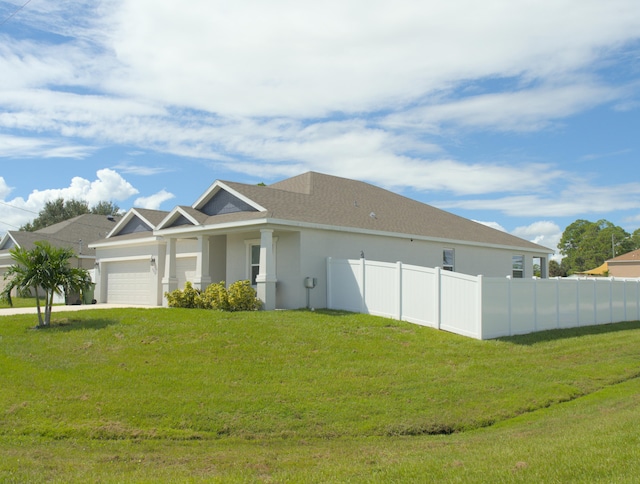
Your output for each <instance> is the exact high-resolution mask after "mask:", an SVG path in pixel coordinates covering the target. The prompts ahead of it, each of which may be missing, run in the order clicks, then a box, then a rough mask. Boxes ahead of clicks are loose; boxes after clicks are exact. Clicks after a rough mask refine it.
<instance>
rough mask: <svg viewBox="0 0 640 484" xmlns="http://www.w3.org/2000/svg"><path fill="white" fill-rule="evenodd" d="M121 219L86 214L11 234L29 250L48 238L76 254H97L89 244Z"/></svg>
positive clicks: (49, 240) (50, 241)
mask: <svg viewBox="0 0 640 484" xmlns="http://www.w3.org/2000/svg"><path fill="white" fill-rule="evenodd" d="M119 219H120V217H118V216H116V217H113V220H110V219H108V218H107V217H106V216H104V215H94V214H85V215H79V216H77V217H74V218H71V219H69V220H65V221H63V222H60V223H57V224H54V225H50V226H48V227H45V228H43V229H40V230H36V231H35V232H25V231H11V232H10V235H11V237H13V238H14V240H15V241H16V242H17V243H18V244H19V245H20V247H22V248H24V249H27V250H30V249H32V248H33V247H34V243H35V242H37V241H42V240H46V241H48V242H49V243H50V244H51V245H53V246H55V247H70V248H71V249H73V251H74V252H75V253H76V254H78V253H79V252H80V250H82V255H88V256H95V249H90V248H89V247H88V245H89V244H90V243H91V242H94V241H96V240H98V239H101V238H103V237H104V236H105V235H106V234H108V233H109V232H110V231H111V230H112V229H113V228H114V227H115V225H116V223H117V222H118V220H119ZM80 241H82V243H80ZM2 252H5V251H2Z"/></svg>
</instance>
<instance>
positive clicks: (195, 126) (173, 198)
mask: <svg viewBox="0 0 640 484" xmlns="http://www.w3.org/2000/svg"><path fill="white" fill-rule="evenodd" d="M0 73H1V75H0V163H1V164H0V166H1V168H0V234H1V233H2V232H4V231H6V230H12V229H15V228H17V227H19V226H21V225H23V224H24V223H26V222H27V221H29V220H31V219H33V218H34V217H35V216H36V214H37V212H38V211H39V210H40V209H41V208H42V206H43V205H44V203H45V202H46V201H48V200H51V199H54V198H58V197H64V198H80V199H86V200H87V201H89V202H90V203H91V204H93V203H96V202H98V201H100V200H112V201H113V202H115V203H116V204H118V205H119V206H120V207H121V208H122V209H125V210H126V209H128V208H130V207H132V206H138V207H146V208H156V209H163V210H170V209H171V208H173V207H174V206H175V205H178V204H180V205H190V204H192V203H193V202H194V201H195V200H196V199H197V198H198V197H199V195H200V194H201V193H202V192H203V191H204V190H205V189H206V188H207V187H208V186H209V185H211V183H213V182H214V181H215V180H216V179H221V180H232V181H239V182H246V183H258V182H265V183H271V182H275V181H278V180H280V179H283V178H286V177H289V176H293V175H297V174H299V173H303V172H305V171H309V170H313V171H319V172H323V173H328V174H332V175H337V176H343V177H348V178H354V179H358V180H362V181H366V182H370V183H373V184H375V185H379V186H382V187H384V188H388V189H390V190H394V191H396V192H398V193H401V194H403V195H405V196H408V197H411V198H414V199H417V200H420V201H422V202H425V203H428V204H431V205H434V206H437V207H440V208H443V209H445V210H448V211H451V212H453V213H456V214H459V215H462V216H464V217H467V218H470V219H473V220H477V221H480V222H483V223H486V224H489V225H491V226H494V227H496V228H500V229H502V230H505V231H508V232H510V233H514V234H516V235H518V236H521V237H523V238H526V239H528V240H533V241H536V242H538V243H541V244H543V245H545V246H548V247H551V248H555V247H556V245H557V242H558V240H559V238H560V236H561V234H562V232H563V231H564V229H565V227H566V226H567V225H568V224H570V223H571V222H573V221H574V220H577V219H587V220H592V221H596V220H599V219H606V220H609V221H610V222H613V223H614V224H616V225H620V226H621V227H623V228H624V229H625V230H627V231H628V232H633V231H634V230H636V229H637V228H639V227H640V168H639V167H638V163H637V159H638V154H639V152H640V136H639V135H638V130H639V129H638V128H639V127H640V5H638V3H637V0H608V1H607V2H603V1H601V0H564V1H557V0H537V1H535V2H530V1H513V0H487V1H484V2H477V1H475V0H451V1H447V2H443V1H428V0H425V1H422V2H416V1H412V0H396V1H395V2H382V1H377V0H373V1H372V0H367V1H364V0H348V1H345V0H325V1H323V2H317V1H314V2H310V1H306V0H298V1H291V0H272V1H270V2H256V1H249V0H234V1H226V0H222V1H214V0H191V1H190V2H187V3H184V2H170V1H167V0H164V1H163V0H105V1H100V0H92V1H83V0H69V1H65V2H60V1H58V0H30V1H27V0H0Z"/></svg>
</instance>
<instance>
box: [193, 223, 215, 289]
mask: <svg viewBox="0 0 640 484" xmlns="http://www.w3.org/2000/svg"><path fill="white" fill-rule="evenodd" d="M210 260H211V259H210V255H209V236H207V235H199V236H198V255H197V260H196V276H195V279H194V281H193V287H195V288H196V289H201V290H203V289H206V288H207V286H208V285H209V284H211V274H210V270H209V261H210Z"/></svg>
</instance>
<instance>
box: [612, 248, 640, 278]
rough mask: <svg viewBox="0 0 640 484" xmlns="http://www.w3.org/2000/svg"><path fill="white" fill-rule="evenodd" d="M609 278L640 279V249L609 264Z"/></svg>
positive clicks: (616, 258)
mask: <svg viewBox="0 0 640 484" xmlns="http://www.w3.org/2000/svg"><path fill="white" fill-rule="evenodd" d="M605 264H607V267H608V270H609V276H612V277H629V278H634V277H639V278H640V249H638V250H633V251H631V252H627V253H626V254H622V255H619V256H618V257H614V258H613V259H609V260H608V261H607V262H605Z"/></svg>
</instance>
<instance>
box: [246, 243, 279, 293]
mask: <svg viewBox="0 0 640 484" xmlns="http://www.w3.org/2000/svg"><path fill="white" fill-rule="evenodd" d="M277 241H278V238H277V237H274V238H273V242H272V243H273V246H272V249H273V255H274V263H275V254H276V242H277ZM244 243H245V245H246V248H247V279H249V281H251V285H252V286H255V285H256V276H257V275H258V274H260V239H252V240H245V241H244Z"/></svg>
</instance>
